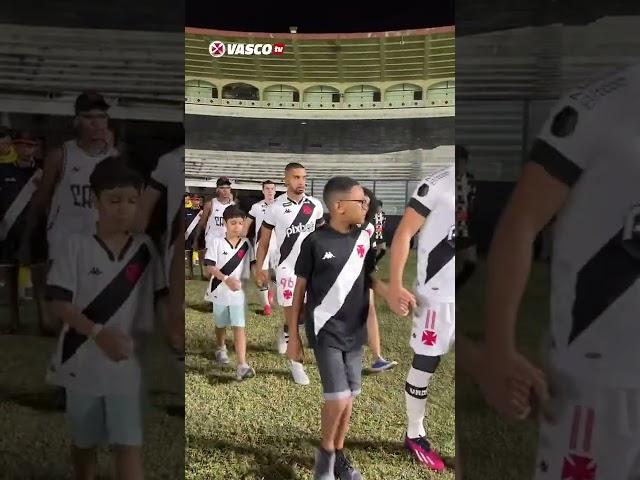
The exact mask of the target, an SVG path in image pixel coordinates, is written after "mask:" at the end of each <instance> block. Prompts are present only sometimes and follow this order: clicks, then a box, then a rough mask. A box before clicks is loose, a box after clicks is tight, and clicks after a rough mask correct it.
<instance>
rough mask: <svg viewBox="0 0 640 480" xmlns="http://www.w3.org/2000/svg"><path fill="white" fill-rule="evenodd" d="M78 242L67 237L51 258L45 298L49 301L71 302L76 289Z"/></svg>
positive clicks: (73, 238)
mask: <svg viewBox="0 0 640 480" xmlns="http://www.w3.org/2000/svg"><path fill="white" fill-rule="evenodd" d="M78 247H79V245H78V242H77V241H76V239H75V237H71V238H69V240H68V241H67V243H66V244H65V247H64V249H61V250H60V251H59V254H58V255H55V256H54V257H53V258H52V259H51V268H50V269H49V273H48V274H47V289H46V298H47V300H49V301H55V300H57V301H61V302H72V301H73V298H74V297H75V295H76V290H77V281H78V279H77V266H76V262H77V258H78V256H77V252H78Z"/></svg>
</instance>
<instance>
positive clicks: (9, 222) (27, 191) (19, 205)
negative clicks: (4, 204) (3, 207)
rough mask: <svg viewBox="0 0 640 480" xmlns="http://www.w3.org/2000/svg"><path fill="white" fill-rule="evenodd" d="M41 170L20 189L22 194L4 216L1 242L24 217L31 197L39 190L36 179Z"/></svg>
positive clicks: (0, 233)
mask: <svg viewBox="0 0 640 480" xmlns="http://www.w3.org/2000/svg"><path fill="white" fill-rule="evenodd" d="M41 173H42V171H41V170H36V171H35V172H34V174H33V175H32V176H31V178H30V179H29V180H27V182H26V183H25V184H24V185H23V186H22V189H20V193H18V195H17V196H16V198H15V199H14V200H13V202H12V203H11V205H10V206H9V208H8V209H7V211H6V212H5V213H4V215H3V216H2V228H0V241H2V240H4V239H5V238H6V237H7V236H8V235H9V231H10V230H11V228H13V226H14V225H15V223H16V221H17V220H18V219H19V218H20V215H22V212H24V211H25V208H26V207H27V205H29V202H30V201H31V197H32V196H33V194H34V192H35V191H36V189H37V188H38V187H37V186H36V184H35V180H36V178H39V177H40V175H41Z"/></svg>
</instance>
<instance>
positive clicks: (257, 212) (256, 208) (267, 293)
mask: <svg viewBox="0 0 640 480" xmlns="http://www.w3.org/2000/svg"><path fill="white" fill-rule="evenodd" d="M262 194H263V195H264V200H260V201H259V202H256V203H254V204H253V205H252V206H251V209H250V210H249V215H248V216H247V218H246V220H245V222H244V231H243V232H242V236H243V237H246V236H247V233H248V232H249V228H251V224H252V223H253V222H255V231H256V232H255V238H254V245H255V249H256V250H257V249H258V243H259V241H260V228H261V227H262V222H263V220H264V217H265V215H266V212H267V209H268V208H269V207H270V206H271V204H273V202H274V200H275V197H276V184H275V183H273V182H272V181H271V180H265V181H264V182H262ZM276 252H277V243H276V236H275V235H271V240H270V242H269V252H268V254H267V256H266V257H265V259H264V265H262V266H261V267H260V268H261V269H262V270H274V269H275V267H276V265H275V254H276ZM268 284H269V286H263V287H260V296H261V298H262V305H263V307H264V309H263V314H264V315H266V316H269V315H271V302H272V301H273V300H272V293H271V289H270V287H271V285H272V283H271V282H268Z"/></svg>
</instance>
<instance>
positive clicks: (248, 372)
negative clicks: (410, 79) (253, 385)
mask: <svg viewBox="0 0 640 480" xmlns="http://www.w3.org/2000/svg"><path fill="white" fill-rule="evenodd" d="M255 376H256V371H255V370H254V369H253V368H251V367H250V366H249V365H238V368H237V369H236V380H238V381H242V380H246V379H248V378H253V377H255Z"/></svg>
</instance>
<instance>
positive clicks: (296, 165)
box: [284, 162, 304, 173]
mask: <svg viewBox="0 0 640 480" xmlns="http://www.w3.org/2000/svg"><path fill="white" fill-rule="evenodd" d="M296 168H304V165H302V164H301V163H297V162H291V163H287V166H286V167H284V171H285V172H286V173H288V172H289V170H295V169H296Z"/></svg>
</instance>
